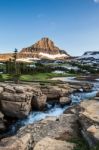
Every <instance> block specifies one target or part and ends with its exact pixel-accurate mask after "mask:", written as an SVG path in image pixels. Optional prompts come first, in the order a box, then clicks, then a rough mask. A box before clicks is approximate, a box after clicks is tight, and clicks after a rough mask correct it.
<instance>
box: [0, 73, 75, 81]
mask: <svg viewBox="0 0 99 150" xmlns="http://www.w3.org/2000/svg"><path fill="white" fill-rule="evenodd" d="M67 76H74V75H73V74H67V73H65V74H57V73H35V74H27V75H25V74H24V75H21V76H20V80H21V81H36V80H41V81H44V80H45V81H46V80H48V79H51V78H53V77H67ZM12 79H13V76H12V75H9V74H2V76H0V81H5V80H12Z"/></svg>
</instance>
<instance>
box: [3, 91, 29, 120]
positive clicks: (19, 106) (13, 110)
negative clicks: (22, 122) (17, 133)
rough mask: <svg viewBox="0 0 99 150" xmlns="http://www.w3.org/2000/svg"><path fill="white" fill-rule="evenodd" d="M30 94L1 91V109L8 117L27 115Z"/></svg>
mask: <svg viewBox="0 0 99 150" xmlns="http://www.w3.org/2000/svg"><path fill="white" fill-rule="evenodd" d="M31 100H32V94H31V93H29V92H25V93H23V94H19V93H18V94H16V93H8V92H3V93H2V94H1V95H0V101H1V110H2V112H3V113H4V115H6V116H9V117H16V118H23V117H25V116H27V115H28V114H29V112H30V109H31Z"/></svg>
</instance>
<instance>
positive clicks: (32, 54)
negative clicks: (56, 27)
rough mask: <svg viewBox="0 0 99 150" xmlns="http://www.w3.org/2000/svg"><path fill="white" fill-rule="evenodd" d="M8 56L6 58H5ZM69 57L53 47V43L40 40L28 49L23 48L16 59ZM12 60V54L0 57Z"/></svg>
mask: <svg viewBox="0 0 99 150" xmlns="http://www.w3.org/2000/svg"><path fill="white" fill-rule="evenodd" d="M7 56H8V57H7ZM69 57H70V55H69V54H67V52H66V51H64V50H61V49H59V48H58V47H57V46H55V44H54V42H53V41H51V40H50V39H49V38H42V39H41V40H40V41H38V42H37V43H35V44H33V45H32V46H30V47H26V48H23V49H22V50H21V51H20V52H19V53H18V59H20V60H21V59H25V58H33V59H42V58H47V59H65V58H69ZM9 58H12V54H2V55H0V60H1V59H4V60H5V59H6V60H7V59H9Z"/></svg>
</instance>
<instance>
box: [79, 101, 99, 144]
mask: <svg viewBox="0 0 99 150" xmlns="http://www.w3.org/2000/svg"><path fill="white" fill-rule="evenodd" d="M80 107H81V110H80V112H79V123H80V125H81V128H82V130H81V132H82V135H83V137H84V138H85V139H86V141H87V142H88V144H89V146H90V147H95V146H96V145H97V144H98V143H99V101H97V100H89V101H83V102H81V104H80Z"/></svg>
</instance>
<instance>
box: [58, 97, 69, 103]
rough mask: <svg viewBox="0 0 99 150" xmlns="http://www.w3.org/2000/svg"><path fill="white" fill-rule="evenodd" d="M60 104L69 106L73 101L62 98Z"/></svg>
mask: <svg viewBox="0 0 99 150" xmlns="http://www.w3.org/2000/svg"><path fill="white" fill-rule="evenodd" d="M59 102H60V104H61V105H68V104H70V103H71V99H70V98H69V97H60V100H59Z"/></svg>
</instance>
